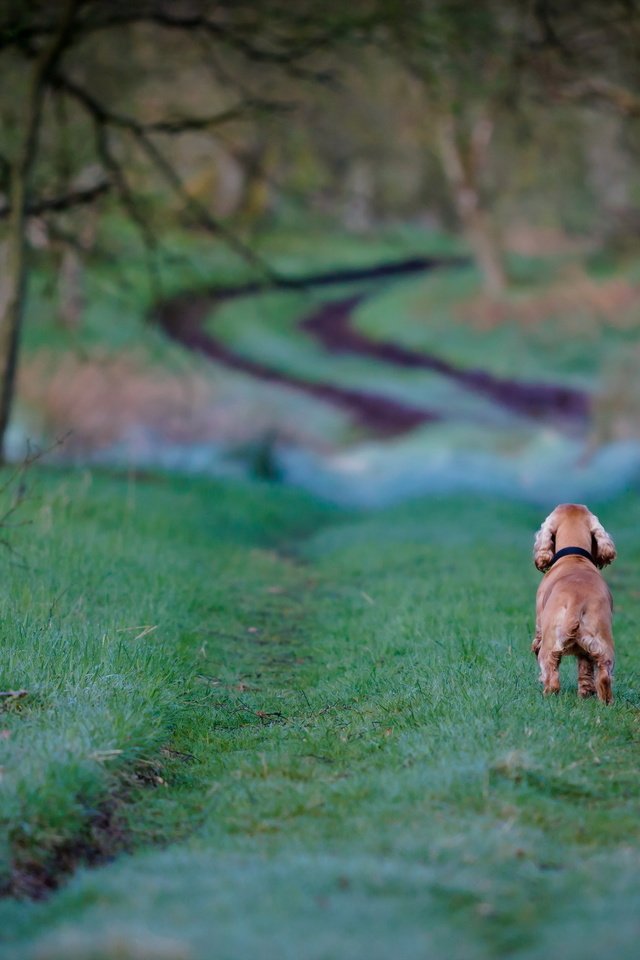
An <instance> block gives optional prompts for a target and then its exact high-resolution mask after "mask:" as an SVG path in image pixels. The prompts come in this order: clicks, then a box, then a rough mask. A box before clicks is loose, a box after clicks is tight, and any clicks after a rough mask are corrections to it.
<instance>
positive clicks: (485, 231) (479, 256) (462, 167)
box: [438, 113, 507, 297]
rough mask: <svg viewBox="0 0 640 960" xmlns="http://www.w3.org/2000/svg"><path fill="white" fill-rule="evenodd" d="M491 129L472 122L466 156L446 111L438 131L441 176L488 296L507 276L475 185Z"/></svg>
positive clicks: (498, 292)
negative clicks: (445, 181)
mask: <svg viewBox="0 0 640 960" xmlns="http://www.w3.org/2000/svg"><path fill="white" fill-rule="evenodd" d="M492 129H493V128H492V124H491V123H490V122H489V121H488V120H487V119H486V118H484V117H481V118H480V119H479V120H477V121H476V123H475V124H474V126H473V129H472V133H471V143H470V146H469V151H468V156H467V157H466V158H465V156H464V154H463V151H462V150H461V148H460V144H459V141H458V137H457V132H456V127H455V122H454V119H453V116H452V115H451V114H450V113H447V114H443V115H442V116H441V117H440V121H439V126H438V134H439V143H440V156H441V158H442V165H443V168H444V172H445V176H446V178H447V180H448V181H449V184H450V186H451V190H452V193H453V200H454V204H455V208H456V212H457V214H458V216H459V218H460V222H461V224H462V227H463V230H464V233H465V235H466V237H467V240H468V242H469V246H470V247H471V250H472V252H473V256H474V258H475V261H476V263H477V265H478V268H479V269H480V272H481V274H482V279H483V285H484V289H485V291H486V292H487V293H488V294H489V296H491V297H499V296H500V295H501V294H502V293H503V292H504V290H505V288H506V286H507V275H506V271H505V267H504V262H503V257H502V252H501V250H500V248H499V246H498V243H497V241H496V237H495V235H494V232H493V229H492V225H491V220H490V217H489V215H488V213H487V211H486V210H485V209H484V208H483V205H482V200H481V196H480V188H479V185H478V174H479V171H480V167H481V166H482V164H483V163H484V160H485V156H486V151H487V147H488V145H489V142H490V139H491V134H492ZM465 159H466V162H465Z"/></svg>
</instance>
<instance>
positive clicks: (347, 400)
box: [152, 257, 589, 436]
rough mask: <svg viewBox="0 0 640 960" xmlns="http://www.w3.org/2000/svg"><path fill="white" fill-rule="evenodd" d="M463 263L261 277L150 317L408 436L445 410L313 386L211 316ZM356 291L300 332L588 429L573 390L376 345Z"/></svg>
mask: <svg viewBox="0 0 640 960" xmlns="http://www.w3.org/2000/svg"><path fill="white" fill-rule="evenodd" d="M463 263H466V261H465V260H461V259H448V260H441V259H436V258H431V257H412V258H408V259H405V260H402V261H398V262H394V263H385V264H379V265H378V266H375V267H366V268H354V269H344V270H332V271H327V272H323V273H316V274H311V275H308V276H305V277H294V278H286V277H285V278H276V279H275V280H273V279H271V280H269V281H268V282H265V281H261V280H257V281H253V282H250V283H246V284H243V285H240V286H235V287H231V286H229V287H215V288H211V289H205V290H203V291H199V292H194V293H183V294H178V295H176V296H173V297H171V298H169V299H167V300H164V301H162V302H160V303H158V304H156V306H155V308H154V310H153V313H152V318H153V320H154V321H155V322H156V323H157V324H158V326H159V327H160V328H161V329H162V330H163V331H164V332H165V333H166V335H167V336H169V337H170V338H171V339H172V340H175V341H177V342H179V343H181V344H183V345H184V346H185V347H187V348H188V349H190V350H194V351H196V352H199V353H202V354H204V355H205V356H207V357H209V358H210V359H211V360H214V361H216V362H218V363H221V364H223V365H225V366H226V367H229V368H230V369H233V370H238V371H240V372H242V373H246V374H249V375H250V376H253V377H256V378H259V379H261V380H264V381H267V382H269V383H277V384H281V385H284V386H289V387H293V388H295V389H297V390H300V391H302V392H304V393H306V394H309V395H311V396H313V397H316V398H318V399H320V400H325V401H328V402H330V403H334V404H337V405H339V406H341V407H343V408H345V409H347V410H348V411H349V412H350V413H352V414H353V415H354V416H355V418H356V420H357V421H358V422H359V423H360V424H361V425H362V426H363V427H365V428H367V429H369V430H371V431H373V432H375V433H377V434H381V435H386V436H391V435H395V434H401V433H405V432H407V431H409V430H412V429H414V428H415V427H417V426H420V425H422V424H425V423H430V422H434V421H436V420H439V419H441V417H440V414H439V413H435V412H433V411H429V410H427V409H424V408H422V407H416V406H413V405H411V404H408V403H404V402H401V401H397V400H393V399H391V398H389V397H386V396H384V395H382V394H375V393H370V392H367V391H363V390H357V389H351V388H347V387H340V386H336V385H334V384H330V383H323V382H312V381H308V380H305V379H303V378H302V377H297V376H295V375H294V374H290V373H286V372H284V371H280V370H277V369H275V368H274V367H270V366H269V365H267V364H263V363H261V362H260V361H259V360H254V359H251V358H248V357H245V356H243V355H242V354H239V353H236V352H235V351H234V350H232V349H231V348H229V347H228V346H227V345H226V344H224V343H223V342H221V341H220V340H219V339H218V338H216V337H215V336H214V335H213V334H212V333H209V332H208V331H207V330H206V329H205V321H206V320H207V318H208V317H209V316H210V314H211V311H212V310H213V309H215V308H216V307H219V306H221V305H222V304H223V303H225V302H227V301H229V300H232V299H236V298H238V297H246V296H251V295H253V294H255V295H258V294H260V293H266V292H268V291H270V290H292V291H293V290H297V291H304V290H311V289H313V288H317V287H323V286H331V285H335V284H338V283H340V284H348V283H362V282H365V281H377V280H385V279H393V278H397V277H401V276H408V275H411V274H415V273H419V272H422V271H425V270H433V269H436V268H444V267H449V268H451V267H455V266H460V265H461V264H463ZM368 295H369V294H368V293H367V292H362V291H361V292H358V293H356V294H353V295H351V296H348V297H341V298H339V299H334V300H329V301H328V302H327V303H324V304H322V305H321V306H320V307H317V308H316V309H314V310H312V311H311V312H310V313H308V314H307V315H306V316H303V317H302V319H301V320H300V322H299V326H300V329H302V330H304V331H305V332H307V333H309V334H311V335H312V336H313V337H314V338H315V339H316V340H317V341H318V342H319V343H320V344H322V346H323V347H324V348H325V349H326V350H327V351H328V352H329V353H333V354H341V353H342V354H355V355H358V356H363V357H369V358H371V359H375V360H379V361H382V362H383V363H387V364H392V365H395V366H398V367H403V368H406V369H422V370H429V371H431V372H434V373H438V374H440V375H441V376H444V377H446V378H448V379H449V380H451V381H453V382H455V383H456V384H457V385H459V386H461V387H463V388H464V389H467V390H469V391H471V392H474V393H476V394H479V395H482V396H484V397H486V398H488V399H490V400H491V401H493V402H494V403H496V404H498V405H500V406H502V407H503V408H505V409H507V410H508V411H509V412H511V413H515V414H518V415H521V416H526V417H529V418H532V419H535V420H539V421H548V422H552V423H553V424H554V426H556V427H558V426H560V427H562V428H563V429H565V430H569V431H575V430H576V429H579V428H580V427H582V426H584V424H585V423H586V421H587V418H588V414H589V396H588V394H587V393H585V392H583V391H580V390H576V389H573V388H568V387H563V386H555V385H553V384H547V383H535V382H522V381H519V380H515V379H511V378H504V377H497V376H494V375H493V374H491V373H488V372H487V371H485V370H477V369H463V368H460V367H457V366H455V365H454V364H451V363H449V362H448V361H446V360H443V359H442V358H440V357H437V356H435V355H434V354H431V353H427V352H424V351H419V350H413V349H410V348H407V347H403V346H401V345H398V344H395V343H393V342H391V341H385V340H375V339H373V338H371V337H367V336H366V335H365V334H363V333H360V332H359V331H358V330H356V329H354V327H353V325H352V318H353V313H354V311H355V310H356V308H357V307H358V306H359V305H360V304H361V303H363V302H364V301H365V300H366V299H367V297H368Z"/></svg>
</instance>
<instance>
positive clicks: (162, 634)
mask: <svg viewBox="0 0 640 960" xmlns="http://www.w3.org/2000/svg"><path fill="white" fill-rule="evenodd" d="M37 486H38V488H39V490H40V493H39V495H38V496H39V500H38V501H37V505H35V504H36V501H30V502H32V503H34V506H33V510H34V519H35V524H34V526H33V527H30V528H25V530H24V531H22V533H21V534H20V538H21V540H22V544H21V547H22V549H23V550H24V551H25V553H26V556H27V559H28V560H29V561H30V563H31V564H32V566H31V567H30V568H29V569H28V570H26V571H25V570H21V569H19V568H16V567H12V566H10V565H8V566H7V572H6V576H5V578H4V580H3V587H2V622H3V629H4V631H5V636H4V638H3V640H4V650H5V656H4V658H3V666H2V674H3V676H2V682H3V685H10V686H12V687H14V688H15V687H18V686H24V687H25V688H27V689H29V690H30V696H29V697H27V698H26V699H25V701H24V706H23V709H22V710H21V711H20V712H18V711H14V712H11V713H8V714H5V715H3V718H2V719H3V722H2V726H3V727H6V729H7V730H9V731H10V735H9V736H8V737H5V738H3V739H2V740H1V741H0V747H1V749H2V751H3V754H4V756H3V758H2V761H1V764H2V768H3V779H2V781H0V789H1V790H2V817H3V820H2V828H3V836H4V838H5V839H4V849H5V852H6V853H7V855H9V854H10V855H11V856H12V857H13V858H14V859H15V858H16V857H18V858H20V857H22V858H23V859H24V858H25V857H26V856H27V855H28V856H29V857H32V858H34V857H35V858H40V859H46V857H47V851H53V850H54V849H55V846H56V844H58V843H59V842H60V841H61V839H63V838H64V837H66V836H68V837H72V836H74V835H77V833H78V831H79V830H82V824H83V823H85V824H86V822H87V821H88V820H90V817H91V811H92V809H95V806H96V804H100V803H108V802H111V803H113V802H116V805H117V817H118V822H119V823H120V825H121V827H122V829H123V831H124V832H126V834H127V836H128V838H129V844H130V846H131V849H132V853H131V854H130V855H127V856H121V857H119V858H118V859H117V860H116V861H115V862H114V863H112V864H110V865H107V866H104V867H101V868H99V869H92V870H80V871H79V872H78V874H77V875H76V876H75V877H74V878H73V879H72V880H71V881H70V883H68V885H66V886H64V887H63V888H62V889H61V890H60V891H59V892H57V893H56V894H55V895H54V896H52V897H51V898H50V899H49V900H48V901H47V902H45V903H40V904H38V903H30V902H26V901H14V900H4V901H3V902H2V903H1V904H0V929H1V931H2V934H1V938H2V940H3V941H4V945H3V947H0V955H1V956H2V957H7V958H13V957H20V958H25V960H29V958H33V960H36V958H37V960H43V958H45V960H46V958H62V957H65V958H69V957H71V958H83V960H84V958H103V960H104V958H114V960H115V958H116V957H117V958H123V957H125V958H129V957H145V958H165V957H167V958H168V957H170V958H182V957H188V958H191V960H198V958H203V960H205V958H208V957H210V956H211V955H212V953H215V956H216V957H220V958H236V957H238V956H247V955H256V956H259V957H261V958H265V960H269V958H271V957H273V958H275V957H279V958H280V957H284V958H289V957H291V958H294V957H295V958H300V957H303V958H305V960H316V958H317V960H333V958H354V960H355V958H358V957H362V956H365V955H366V956H369V957H372V958H381V960H382V958H386V957H388V956H390V955H394V956H402V957H425V956H427V957H431V956H433V957H442V956H446V957H448V958H460V960H473V958H490V957H522V958H527V960H533V958H542V957H546V956H553V955H557V954H558V953H559V951H560V950H561V952H562V955H563V956H566V957H576V958H577V957H581V958H584V957H595V956H599V955H600V954H601V953H602V952H603V951H604V950H607V951H608V952H609V953H612V954H614V955H615V956H616V957H621V958H627V957H628V958H632V957H635V955H636V953H637V935H638V929H637V919H636V918H637V915H638V909H637V908H638V905H639V904H638V893H637V891H638V881H639V880H640V867H639V865H638V864H639V862H640V861H639V860H638V852H639V849H640V836H639V831H638V822H639V821H638V813H639V812H640V785H639V783H638V779H637V741H638V739H639V737H640V727H639V719H638V718H639V717H640V714H639V712H638V707H639V706H640V694H639V693H638V689H639V688H638V681H639V679H640V654H639V653H638V650H637V645H636V643H635V636H636V632H637V625H638V594H637V589H636V585H637V580H638V576H637V574H638V568H639V566H640V548H638V546H637V541H636V538H635V537H634V529H635V528H636V526H637V523H638V521H639V520H640V507H639V506H638V500H637V496H636V495H635V493H634V494H631V493H630V494H629V495H627V496H625V497H623V498H621V499H619V500H617V501H615V502H612V503H609V504H606V505H604V506H603V507H602V508H601V510H600V515H601V519H602V520H603V522H604V523H605V526H606V527H607V528H608V529H609V530H610V531H611V532H612V534H613V535H614V537H615V539H616V541H617V545H618V548H619V554H620V559H619V561H618V562H617V564H616V565H614V567H613V568H612V569H611V572H610V576H609V579H610V582H611V584H612V587H613V590H614V594H615V598H616V606H617V611H618V612H617V619H616V641H617V646H618V652H619V657H618V670H617V681H616V693H617V699H616V703H615V704H614V705H613V707H611V708H609V709H607V708H604V707H602V706H601V705H600V704H598V703H597V702H578V700H577V698H576V696H575V677H574V676H572V674H571V668H570V667H569V666H567V668H566V672H565V689H564V691H563V693H562V694H561V695H560V696H559V697H558V698H556V699H552V700H543V699H542V697H541V696H540V693H539V691H538V687H537V683H536V679H535V669H534V666H535V665H534V662H533V658H532V657H531V654H530V652H529V643H530V635H531V630H532V607H533V598H534V593H535V587H536V584H537V579H538V575H537V574H536V572H535V570H534V569H533V565H532V563H531V560H530V551H531V540H532V533H533V531H534V529H535V527H536V526H537V525H538V523H539V522H540V519H541V518H540V516H539V511H535V510H533V509H532V508H530V507H526V506H522V505H520V504H517V503H515V502H508V501H501V500H498V499H491V498H469V497H466V498H462V497H442V498H431V499H429V500H422V501H414V502H411V503H407V504H405V505H403V506H400V507H395V508H393V509H389V510H385V511H380V512H377V513H369V514H367V513H362V514H347V513H343V512H338V511H336V510H333V509H330V508H327V507H321V506H319V505H317V504H315V503H314V502H313V501H310V500H308V499H306V498H303V497H301V496H299V495H297V494H295V493H294V492H292V491H286V490H282V489H279V488H277V487H269V486H258V485H234V486H230V485H225V484H221V483H199V482H193V481H184V480H179V479H174V480H169V479H160V480H157V481H155V482H154V481H152V480H149V481H144V480H134V479H133V478H129V479H127V478H123V479H118V478H112V479H110V478H108V477H100V476H92V475H90V474H82V475H73V474H69V475H65V474H60V475H56V474H43V475H41V476H39V477H38V484H37ZM150 626H153V627H154V628H155V629H153V630H148V629H147V632H144V629H143V628H148V627H150ZM134 627H135V630H134V629H133V628H134ZM130 628H131V629H130ZM114 750H122V751H123V752H122V753H118V754H113V753H110V751H114ZM141 763H142V768H144V767H145V766H146V768H147V769H148V770H151V771H152V772H153V778H151V783H152V784H155V785H149V780H150V778H149V777H147V785H144V783H142V782H141V781H140V770H141ZM5 869H6V868H5Z"/></svg>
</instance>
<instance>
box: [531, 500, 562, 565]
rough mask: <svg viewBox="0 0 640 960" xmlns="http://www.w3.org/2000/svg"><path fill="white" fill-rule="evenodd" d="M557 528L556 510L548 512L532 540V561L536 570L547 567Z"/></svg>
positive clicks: (551, 556)
mask: <svg viewBox="0 0 640 960" xmlns="http://www.w3.org/2000/svg"><path fill="white" fill-rule="evenodd" d="M557 530H558V517H557V510H554V511H553V512H552V513H550V514H549V516H548V517H547V519H546V520H545V521H544V523H543V524H542V526H541V527H540V529H539V530H538V532H537V533H536V538H535V540H534V542H533V562H534V563H535V565H536V567H537V568H538V570H540V571H542V572H543V573H544V571H545V570H546V569H547V568H548V567H549V564H550V563H551V561H552V560H553V554H554V553H555V536H556V533H557Z"/></svg>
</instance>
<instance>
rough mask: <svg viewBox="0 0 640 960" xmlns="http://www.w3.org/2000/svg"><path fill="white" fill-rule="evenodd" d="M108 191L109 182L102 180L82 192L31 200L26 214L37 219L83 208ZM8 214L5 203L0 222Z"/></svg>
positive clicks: (0, 210) (0, 207)
mask: <svg viewBox="0 0 640 960" xmlns="http://www.w3.org/2000/svg"><path fill="white" fill-rule="evenodd" d="M110 189H111V184H110V183H109V181H107V180H103V181H101V182H100V183H97V184H95V186H93V187H87V188H85V189H84V190H73V191H71V192H70V193H66V194H62V195H61V196H59V197H43V198H41V199H40V200H32V201H30V202H29V203H28V204H27V206H26V213H27V216H28V217H37V216H41V215H42V214H43V213H59V212H61V211H63V210H71V209H72V208H73V207H79V206H85V205H86V204H88V203H93V201H94V200H97V198H98V197H101V196H103V195H104V194H105V193H107V192H108V191H109V190H110ZM10 213H11V204H10V203H8V202H5V203H4V204H2V205H1V206H0V220H4V219H6V218H7V217H8V216H9V215H10Z"/></svg>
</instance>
